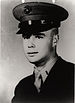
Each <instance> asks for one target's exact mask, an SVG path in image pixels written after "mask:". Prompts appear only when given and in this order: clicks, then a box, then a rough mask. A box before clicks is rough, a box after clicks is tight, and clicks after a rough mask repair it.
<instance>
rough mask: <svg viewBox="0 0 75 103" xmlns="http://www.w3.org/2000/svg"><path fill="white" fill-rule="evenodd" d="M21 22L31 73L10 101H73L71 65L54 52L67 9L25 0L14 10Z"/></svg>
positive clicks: (59, 102)
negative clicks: (25, 0) (32, 67)
mask: <svg viewBox="0 0 75 103" xmlns="http://www.w3.org/2000/svg"><path fill="white" fill-rule="evenodd" d="M13 14H14V17H15V18H16V19H17V20H19V21H20V23H19V28H20V30H19V31H18V32H17V34H22V37H23V46H24V51H25V56H26V58H27V59H28V61H29V62H30V63H32V64H34V72H33V74H32V75H30V76H28V77H26V78H24V79H23V80H21V81H20V82H19V84H18V85H17V86H16V89H15V95H14V97H13V99H12V103H73V102H74V101H73V96H74V93H73V91H74V89H73V88H74V84H73V82H74V80H73V78H74V75H73V73H74V65H73V64H72V63H69V62H66V61H65V60H63V59H62V58H61V57H59V56H58V55H57V53H56V46H57V42H58V39H59V35H58V28H59V27H60V22H61V21H63V20H65V19H67V17H68V12H67V11H66V10H65V9H64V8H62V7H60V6H57V5H55V4H50V3H44V2H27V3H23V4H20V5H18V6H16V7H15V8H14V9H13Z"/></svg>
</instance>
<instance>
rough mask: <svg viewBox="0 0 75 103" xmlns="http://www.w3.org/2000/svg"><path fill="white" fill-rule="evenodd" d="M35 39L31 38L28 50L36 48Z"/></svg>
mask: <svg viewBox="0 0 75 103" xmlns="http://www.w3.org/2000/svg"><path fill="white" fill-rule="evenodd" d="M34 40H35V37H34V36H33V35H32V36H31V37H30V38H29V43H28V48H34V47H35V41H34Z"/></svg>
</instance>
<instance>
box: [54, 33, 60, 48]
mask: <svg viewBox="0 0 75 103" xmlns="http://www.w3.org/2000/svg"><path fill="white" fill-rule="evenodd" d="M58 40H59V35H58V34H57V35H54V36H53V47H55V46H56V45H57V42H58Z"/></svg>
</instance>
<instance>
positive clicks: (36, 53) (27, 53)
mask: <svg viewBox="0 0 75 103" xmlns="http://www.w3.org/2000/svg"><path fill="white" fill-rule="evenodd" d="M37 53H38V52H28V53H27V54H37Z"/></svg>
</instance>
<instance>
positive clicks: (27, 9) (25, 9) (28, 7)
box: [24, 5, 32, 14]
mask: <svg viewBox="0 0 75 103" xmlns="http://www.w3.org/2000/svg"><path fill="white" fill-rule="evenodd" d="M31 11H32V9H31V7H30V6H28V5H27V6H25V7H24V13H25V14H29V13H30V12H31Z"/></svg>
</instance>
